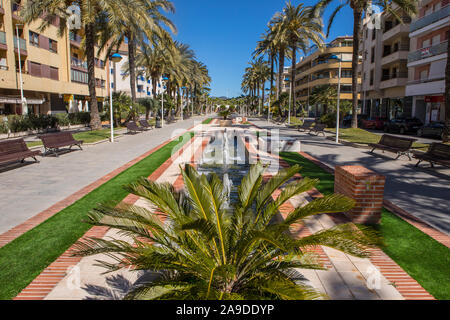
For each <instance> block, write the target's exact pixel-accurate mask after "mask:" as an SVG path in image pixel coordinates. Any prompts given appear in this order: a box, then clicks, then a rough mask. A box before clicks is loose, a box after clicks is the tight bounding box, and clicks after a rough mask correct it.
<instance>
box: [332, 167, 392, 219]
mask: <svg viewBox="0 0 450 320" xmlns="http://www.w3.org/2000/svg"><path fill="white" fill-rule="evenodd" d="M334 179H335V180H334V192H336V193H340V194H343V195H346V196H347V197H350V198H352V199H354V200H355V201H356V205H355V207H354V208H353V209H352V210H350V211H349V212H348V213H347V214H348V216H349V217H350V219H351V220H352V221H353V222H355V223H361V224H377V223H379V222H380V219H381V210H382V208H383V193H384V184H385V181H386V177H384V176H382V175H379V174H377V173H375V172H373V171H371V170H369V169H367V168H364V167H362V166H336V170H335V177H334Z"/></svg>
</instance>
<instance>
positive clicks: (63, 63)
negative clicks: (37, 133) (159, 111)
mask: <svg viewBox="0 0 450 320" xmlns="http://www.w3.org/2000/svg"><path fill="white" fill-rule="evenodd" d="M23 3H24V1H19V0H0V114H26V113H35V114H39V113H40V114H53V113H61V112H77V111H88V110H89V103H88V100H89V90H88V86H87V79H88V75H87V63H86V61H85V58H84V55H83V52H82V50H81V48H80V46H81V39H82V35H83V34H82V32H83V30H78V31H77V32H69V31H67V32H66V33H65V34H64V35H63V36H61V37H60V36H59V35H58V31H59V30H58V29H59V25H60V23H62V21H61V20H60V19H59V18H58V17H56V18H55V19H54V21H53V22H52V24H51V25H50V26H49V27H48V28H47V29H46V30H45V31H43V32H39V31H38V30H39V25H40V21H36V22H34V23H31V24H27V25H24V22H23V20H22V18H21V17H20V9H21V6H22V5H23ZM19 66H20V67H19ZM95 74H96V84H97V88H96V92H97V97H98V101H99V107H100V108H101V106H102V103H103V101H104V99H105V98H106V97H107V96H108V87H107V85H106V83H107V81H108V78H107V76H108V68H107V63H106V62H105V59H97V60H96V65H95ZM21 77H22V88H23V96H24V98H25V99H26V103H25V104H22V99H21V86H20V78H21Z"/></svg>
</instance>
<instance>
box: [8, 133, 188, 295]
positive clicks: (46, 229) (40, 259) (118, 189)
mask: <svg viewBox="0 0 450 320" xmlns="http://www.w3.org/2000/svg"><path fill="white" fill-rule="evenodd" d="M192 136H193V133H191V132H188V133H186V134H185V135H184V136H183V137H180V139H178V140H175V141H172V142H170V143H169V144H167V145H166V146H164V147H163V148H161V149H159V150H157V151H156V152H154V153H153V154H151V155H150V156H148V157H147V158H145V159H143V160H142V161H140V162H139V163H137V164H135V165H134V166H132V167H130V168H128V169H127V170H125V171H124V172H122V173H120V174H119V175H117V176H116V177H114V178H113V179H111V180H110V181H108V182H106V183H105V184H103V185H101V186H100V187H98V188H97V189H95V190H94V191H92V192H90V193H89V194H87V195H86V196H84V197H83V198H82V199H80V200H78V201H76V202H75V203H74V204H72V205H71V206H69V207H67V208H65V209H63V210H62V211H60V212H59V213H57V214H56V215H54V216H52V217H51V218H49V219H48V220H46V221H45V222H43V223H41V224H40V225H38V226H36V227H35V228H33V229H32V230H30V231H28V232H26V233H24V234H23V235H21V236H20V237H18V238H17V239H15V240H14V241H12V242H10V243H8V244H7V245H5V246H4V247H2V248H0V299H11V298H13V297H15V296H16V295H17V294H18V293H19V292H20V291H21V290H22V289H23V288H25V287H26V286H27V285H28V284H29V283H30V282H31V281H32V280H33V279H34V278H35V277H36V276H38V275H39V274H40V273H41V272H42V270H43V269H44V268H45V267H47V266H48V265H49V264H50V263H52V262H53V261H54V260H56V258H58V257H59V256H60V255H61V254H62V253H64V252H65V251H66V250H67V249H68V248H69V247H70V246H71V245H72V244H73V243H75V242H76V241H77V240H78V239H79V238H80V237H81V236H82V235H83V234H84V233H85V232H86V231H87V230H89V228H90V227H91V226H90V225H88V224H86V223H84V222H82V220H83V219H84V218H85V217H86V215H87V213H88V212H89V211H90V210H91V209H93V208H94V207H95V206H96V205H97V204H99V203H101V202H105V201H108V202H112V203H119V202H120V201H122V200H123V199H124V198H125V197H126V196H127V194H128V193H127V192H126V191H125V190H124V189H123V188H122V186H124V185H126V184H129V183H131V182H133V181H136V180H137V179H138V178H139V177H142V176H145V177H147V176H149V175H150V174H151V173H152V172H153V171H155V170H156V169H157V168H158V167H159V166H160V165H161V164H163V163H164V162H165V161H166V160H167V159H168V158H169V157H170V156H171V153H172V149H173V148H175V149H178V148H180V147H181V146H182V145H183V142H186V141H187V140H188V139H183V138H189V137H192Z"/></svg>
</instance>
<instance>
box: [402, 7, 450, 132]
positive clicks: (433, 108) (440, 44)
mask: <svg viewBox="0 0 450 320" xmlns="http://www.w3.org/2000/svg"><path fill="white" fill-rule="evenodd" d="M449 30H450V5H449V0H422V1H420V2H419V10H418V15H417V17H416V18H415V19H414V20H413V21H412V23H411V28H410V34H409V37H410V41H411V52H410V54H409V55H408V69H409V77H408V85H407V87H406V95H407V96H411V97H413V108H412V109H413V110H412V114H413V116H415V117H417V118H419V119H420V120H422V122H424V123H429V122H432V121H444V120H445V98H444V93H445V70H446V65H447V55H448V54H449V53H448V52H447V45H448V32H449Z"/></svg>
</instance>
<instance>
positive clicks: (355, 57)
mask: <svg viewBox="0 0 450 320" xmlns="http://www.w3.org/2000/svg"><path fill="white" fill-rule="evenodd" d="M361 17H362V9H361V8H360V7H359V5H358V4H355V5H354V7H353V54H352V71H353V73H352V102H353V105H352V115H353V117H352V128H358V88H357V86H358V72H357V68H358V62H359V30H360V28H361Z"/></svg>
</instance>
